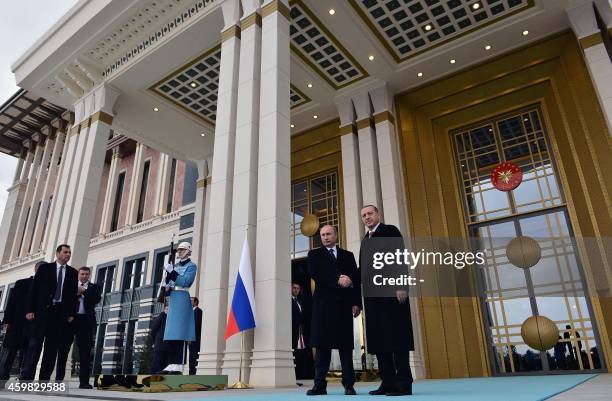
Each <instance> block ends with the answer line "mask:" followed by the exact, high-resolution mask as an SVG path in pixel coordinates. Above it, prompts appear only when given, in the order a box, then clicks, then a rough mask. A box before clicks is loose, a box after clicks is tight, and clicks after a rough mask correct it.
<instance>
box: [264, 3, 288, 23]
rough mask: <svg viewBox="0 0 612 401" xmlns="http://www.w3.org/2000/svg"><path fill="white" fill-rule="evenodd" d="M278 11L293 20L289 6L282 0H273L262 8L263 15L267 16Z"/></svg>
mask: <svg viewBox="0 0 612 401" xmlns="http://www.w3.org/2000/svg"><path fill="white" fill-rule="evenodd" d="M275 11H278V12H279V13H280V14H281V15H282V16H284V17H285V18H286V19H287V20H291V15H290V14H289V8H287V6H286V5H285V3H283V2H282V1H280V0H273V1H271V2H269V3H268V4H266V5H265V6H263V8H262V9H261V17H262V18H265V17H267V16H268V15H270V14H272V13H274V12H275Z"/></svg>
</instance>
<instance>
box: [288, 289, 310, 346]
mask: <svg viewBox="0 0 612 401" xmlns="http://www.w3.org/2000/svg"><path fill="white" fill-rule="evenodd" d="M298 302H300V301H299V300H298V301H297V302H296V300H295V299H293V297H291V348H293V349H297V348H298V340H299V337H300V326H301V327H302V337H303V339H304V348H308V342H307V341H306V333H305V332H304V327H305V323H306V320H305V318H304V312H305V311H304V304H303V303H302V302H300V306H301V307H302V309H301V310H300V307H299V306H298V304H297V303H298Z"/></svg>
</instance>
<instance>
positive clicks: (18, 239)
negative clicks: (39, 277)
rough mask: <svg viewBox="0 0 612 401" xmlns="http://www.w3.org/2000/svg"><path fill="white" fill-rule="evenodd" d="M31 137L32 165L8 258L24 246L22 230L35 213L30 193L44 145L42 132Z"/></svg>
mask: <svg viewBox="0 0 612 401" xmlns="http://www.w3.org/2000/svg"><path fill="white" fill-rule="evenodd" d="M32 138H33V139H34V140H35V141H36V142H34V143H35V145H33V146H35V150H34V156H33V161H32V165H31V167H30V169H29V170H30V171H29V175H28V184H27V186H26V190H25V194H24V197H23V206H22V207H21V211H20V213H19V220H18V222H17V227H16V228H15V238H14V241H13V247H12V249H11V256H10V259H15V258H18V257H19V255H20V254H21V250H22V249H23V248H24V247H23V242H25V236H24V234H25V232H24V231H25V226H26V223H27V221H28V220H29V219H31V218H32V216H34V214H35V213H36V212H35V211H34V209H35V207H34V205H33V204H32V195H33V194H34V189H35V188H36V178H37V175H38V171H39V169H40V162H41V159H42V154H43V149H44V145H43V137H42V134H34V136H32Z"/></svg>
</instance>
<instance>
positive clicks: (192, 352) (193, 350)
mask: <svg viewBox="0 0 612 401" xmlns="http://www.w3.org/2000/svg"><path fill="white" fill-rule="evenodd" d="M199 305H200V300H199V299H198V297H191V306H192V307H193V318H194V319H195V330H196V340H195V341H191V342H190V343H189V374H190V375H195V374H196V373H197V369H196V368H197V367H198V354H199V352H200V340H201V339H202V309H201V308H200V307H199ZM164 367H165V366H164Z"/></svg>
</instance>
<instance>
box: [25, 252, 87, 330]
mask: <svg viewBox="0 0 612 401" xmlns="http://www.w3.org/2000/svg"><path fill="white" fill-rule="evenodd" d="M64 274H65V276H64V286H63V287H62V302H61V303H60V304H59V308H60V319H62V321H60V322H51V323H54V324H60V323H67V322H68V318H69V317H72V318H74V317H75V316H76V312H77V301H78V298H77V285H78V284H77V283H78V278H77V271H76V269H74V268H73V267H71V266H68V265H66V268H65V269H64ZM56 286H57V271H56V264H55V262H51V263H45V264H44V265H41V266H40V267H39V268H38V270H37V271H36V274H35V275H34V281H33V283H32V286H31V287H30V292H29V295H28V299H27V302H26V313H30V312H32V313H34V321H33V322H32V323H33V326H32V332H31V335H33V336H37V337H42V336H43V335H44V333H45V328H46V324H47V318H48V313H47V312H48V309H49V308H50V307H51V306H52V305H53V297H54V295H55V287H56Z"/></svg>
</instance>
